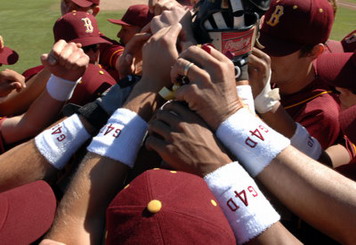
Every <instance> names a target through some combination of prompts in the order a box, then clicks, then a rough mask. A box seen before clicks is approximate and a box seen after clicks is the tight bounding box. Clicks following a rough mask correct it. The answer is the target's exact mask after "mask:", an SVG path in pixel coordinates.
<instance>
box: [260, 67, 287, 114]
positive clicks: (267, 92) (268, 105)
mask: <svg viewBox="0 0 356 245" xmlns="http://www.w3.org/2000/svg"><path fill="white" fill-rule="evenodd" d="M271 74H272V72H271V71H270V72H269V76H268V79H267V83H266V84H265V87H264V88H263V89H262V91H261V92H260V93H259V95H257V96H256V98H255V107H256V111H257V112H258V113H266V112H268V111H270V110H272V108H273V106H274V105H275V104H276V103H277V102H278V101H279V100H280V99H281V97H280V96H279V89H278V88H275V89H271Z"/></svg>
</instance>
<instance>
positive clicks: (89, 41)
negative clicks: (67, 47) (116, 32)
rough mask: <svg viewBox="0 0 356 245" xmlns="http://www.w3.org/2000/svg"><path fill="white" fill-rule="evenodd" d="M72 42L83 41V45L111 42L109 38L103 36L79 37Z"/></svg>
mask: <svg viewBox="0 0 356 245" xmlns="http://www.w3.org/2000/svg"><path fill="white" fill-rule="evenodd" d="M71 42H74V43H81V44H82V46H83V47H85V46H90V45H94V44H101V43H106V44H111V42H109V41H108V40H105V39H103V38H101V37H84V38H77V39H74V40H72V41H71Z"/></svg>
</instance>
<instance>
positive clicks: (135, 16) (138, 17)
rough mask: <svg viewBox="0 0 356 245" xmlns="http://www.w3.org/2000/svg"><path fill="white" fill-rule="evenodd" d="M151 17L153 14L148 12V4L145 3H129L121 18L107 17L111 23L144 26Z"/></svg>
mask: <svg viewBox="0 0 356 245" xmlns="http://www.w3.org/2000/svg"><path fill="white" fill-rule="evenodd" d="M152 18H153V14H151V13H150V11H149V8H148V5H146V4H136V5H131V6H130V7H129V8H128V9H127V11H126V13H125V14H124V16H123V17H122V19H119V20H116V19H108V21H110V22H111V23H113V24H118V25H124V26H139V27H141V28H142V27H144V26H145V25H147V24H148V23H149V22H150V21H151V20H152Z"/></svg>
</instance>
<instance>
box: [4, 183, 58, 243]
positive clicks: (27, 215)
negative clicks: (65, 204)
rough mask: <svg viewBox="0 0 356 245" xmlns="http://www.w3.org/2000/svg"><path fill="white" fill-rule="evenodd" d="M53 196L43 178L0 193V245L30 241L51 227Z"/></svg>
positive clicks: (53, 209)
mask: <svg viewBox="0 0 356 245" xmlns="http://www.w3.org/2000/svg"><path fill="white" fill-rule="evenodd" d="M55 211H56V198H55V196H54V193H53V191H52V189H51V187H50V186H49V185H48V184H47V183H46V182H44V181H36V182H33V183H30V184H26V185H23V186H20V187H17V188H14V189H11V190H8V191H5V192H2V193H0V241H1V244H2V245H13V244H30V243H32V242H34V241H36V240H37V239H39V238H40V237H41V236H42V235H43V234H45V232H47V231H48V229H49V228H50V227H51V225H52V222H53V219H54V215H55Z"/></svg>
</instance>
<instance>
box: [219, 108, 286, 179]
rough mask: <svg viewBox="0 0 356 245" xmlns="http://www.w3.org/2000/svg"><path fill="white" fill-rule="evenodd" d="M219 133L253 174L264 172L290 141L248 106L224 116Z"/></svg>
mask: <svg viewBox="0 0 356 245" xmlns="http://www.w3.org/2000/svg"><path fill="white" fill-rule="evenodd" d="M216 135H217V137H218V139H220V140H221V142H222V143H223V144H224V145H225V147H226V148H227V149H229V150H230V151H231V153H232V154H234V155H235V156H236V157H237V158H238V159H239V161H240V162H241V164H243V166H244V167H245V168H246V170H247V171H248V172H249V173H250V174H251V176H252V177H255V176H257V175H258V174H259V173H260V172H262V170H263V169H264V168H265V167H266V166H267V165H268V164H269V163H270V162H271V161H272V160H273V159H274V158H275V157H276V156H277V155H278V154H279V153H281V152H282V151H283V150H284V149H285V148H286V147H287V146H288V145H289V144H290V141H289V139H288V138H286V137H284V136H283V135H281V134H279V133H277V132H276V131H274V130H273V129H272V128H270V127H269V126H268V125H267V124H266V123H264V122H263V121H262V120H261V119H260V118H258V117H256V116H253V115H252V114H251V113H250V112H249V111H248V110H247V109H245V108H242V109H240V110H238V111H237V112H236V113H235V114H233V115H232V116H230V117H229V118H228V119H227V120H225V121H224V122H223V123H222V124H221V125H220V126H219V128H218V129H217V130H216Z"/></svg>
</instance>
